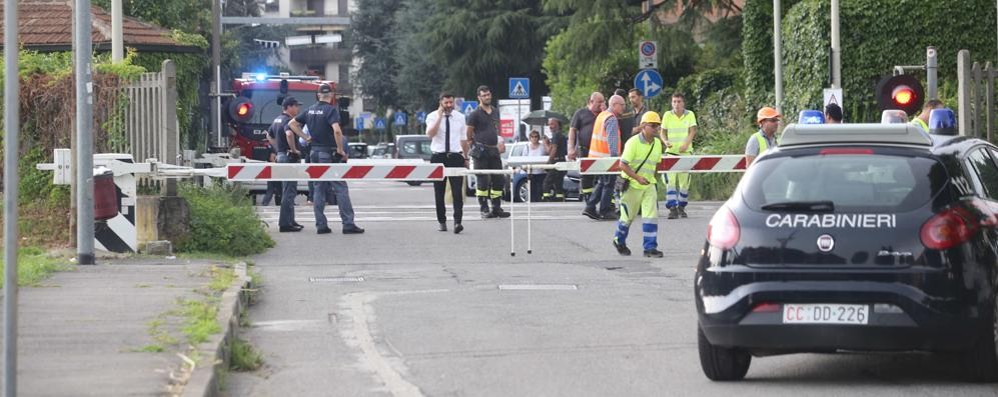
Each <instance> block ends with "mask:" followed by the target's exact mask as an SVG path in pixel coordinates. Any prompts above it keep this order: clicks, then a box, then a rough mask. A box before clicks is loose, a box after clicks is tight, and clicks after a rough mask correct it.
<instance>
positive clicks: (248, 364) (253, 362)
mask: <svg viewBox="0 0 998 397" xmlns="http://www.w3.org/2000/svg"><path fill="white" fill-rule="evenodd" d="M231 349H232V358H231V360H229V369H231V370H233V371H255V370H256V369H258V368H260V366H261V365H263V356H262V355H260V352H258V351H257V350H256V349H255V348H254V347H253V345H251V344H250V343H249V342H247V341H245V340H242V339H240V338H234V339H233V340H232V346H231Z"/></svg>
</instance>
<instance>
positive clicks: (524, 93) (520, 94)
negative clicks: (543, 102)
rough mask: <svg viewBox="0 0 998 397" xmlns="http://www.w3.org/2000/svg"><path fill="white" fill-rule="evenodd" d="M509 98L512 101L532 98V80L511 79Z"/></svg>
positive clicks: (524, 78)
mask: <svg viewBox="0 0 998 397" xmlns="http://www.w3.org/2000/svg"><path fill="white" fill-rule="evenodd" d="M509 98H510V99H527V98H530V79H529V78H527V77H510V78H509Z"/></svg>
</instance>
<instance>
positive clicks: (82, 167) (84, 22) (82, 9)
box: [73, 0, 95, 265]
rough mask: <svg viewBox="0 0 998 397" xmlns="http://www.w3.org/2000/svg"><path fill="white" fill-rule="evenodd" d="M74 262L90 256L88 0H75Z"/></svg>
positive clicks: (91, 159)
mask: <svg viewBox="0 0 998 397" xmlns="http://www.w3.org/2000/svg"><path fill="white" fill-rule="evenodd" d="M73 12H74V13H75V14H76V18H75V20H76V48H75V49H74V51H75V54H74V56H75V65H74V66H75V67H76V170H77V171H76V263H78V264H80V265H93V264H95V258H94V171H93V169H94V134H93V129H94V128H93V126H94V118H93V103H94V96H93V92H92V90H93V83H92V77H93V76H92V75H91V73H92V72H91V70H92V67H91V61H92V55H91V49H92V45H91V44H92V40H91V38H90V33H91V30H92V29H93V24H92V22H91V20H90V0H76V8H75V9H74V10H73Z"/></svg>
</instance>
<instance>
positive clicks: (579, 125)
mask: <svg viewBox="0 0 998 397" xmlns="http://www.w3.org/2000/svg"><path fill="white" fill-rule="evenodd" d="M604 102H605V99H604V98H603V94H601V93H599V92H594V93H592V95H590V96H589V103H588V104H587V105H586V107H584V108H582V109H579V110H578V111H576V112H575V114H574V115H572V122H571V123H570V124H569V128H568V160H571V161H575V160H576V159H577V158H579V157H589V142H590V141H591V140H592V138H593V126H594V125H595V124H596V115H598V114H600V112H602V111H603V104H604ZM594 181H595V178H594V177H593V176H592V175H583V176H582V182H581V183H582V186H581V189H580V190H579V194H580V195H581V196H582V202H583V203H584V202H586V199H587V198H588V197H589V194H591V193H592V192H593V185H594Z"/></svg>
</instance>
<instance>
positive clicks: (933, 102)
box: [911, 99, 943, 133]
mask: <svg viewBox="0 0 998 397" xmlns="http://www.w3.org/2000/svg"><path fill="white" fill-rule="evenodd" d="M942 108H943V102H942V101H940V100H938V99H930V100H929V101H928V102H925V105H923V106H922V113H919V114H918V116H916V117H915V118H913V119H911V123H912V124H914V125H917V126H919V127H922V130H923V131H925V132H926V133H928V132H929V114H930V113H932V110H934V109H942Z"/></svg>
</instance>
